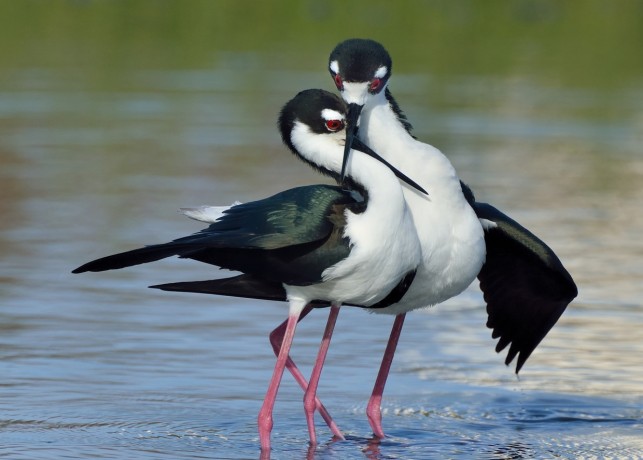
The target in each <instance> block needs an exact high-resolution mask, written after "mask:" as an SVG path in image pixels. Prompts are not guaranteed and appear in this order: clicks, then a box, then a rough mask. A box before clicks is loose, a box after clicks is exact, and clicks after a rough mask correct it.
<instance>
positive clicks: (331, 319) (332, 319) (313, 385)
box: [304, 305, 339, 446]
mask: <svg viewBox="0 0 643 460" xmlns="http://www.w3.org/2000/svg"><path fill="white" fill-rule="evenodd" d="M337 315H339V305H332V306H331V307H330V314H329V315H328V321H327V322H326V328H325V329H324V335H323V337H322V342H321V345H320V346H319V352H318V353H317V360H316V361H315V365H314V366H313V371H312V373H311V374H310V382H309V383H308V388H307V389H306V392H305V393H304V412H305V414H306V423H307V424H308V434H309V435H310V443H311V444H312V445H313V446H314V445H316V444H317V433H315V408H316V407H317V404H316V401H318V399H317V388H318V386H319V379H320V377H321V373H322V369H323V367H324V362H325V361H326V354H327V353H328V347H329V346H330V339H331V338H332V337H333V330H334V329H335V323H336V322H337ZM320 404H321V403H320Z"/></svg>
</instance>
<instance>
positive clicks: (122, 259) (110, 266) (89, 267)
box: [72, 243, 194, 273]
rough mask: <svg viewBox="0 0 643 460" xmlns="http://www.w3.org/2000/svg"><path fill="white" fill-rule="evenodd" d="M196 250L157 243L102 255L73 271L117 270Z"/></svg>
mask: <svg viewBox="0 0 643 460" xmlns="http://www.w3.org/2000/svg"><path fill="white" fill-rule="evenodd" d="M192 251H194V248H192V247H186V246H185V245H180V244H172V243H168V244H157V245H153V246H146V247H144V248H140V249H134V250H132V251H127V252H121V253H118V254H113V255H111V256H107V257H102V258H100V259H96V260H92V261H91V262H87V263H86V264H84V265H81V266H80V267H78V268H77V269H75V270H73V271H72V273H84V272H104V271H106V270H116V269H119V268H125V267H131V266H133V265H140V264H146V263H149V262H155V261H157V260H161V259H165V258H167V257H172V256H185V255H186V254H188V253H190V252H192Z"/></svg>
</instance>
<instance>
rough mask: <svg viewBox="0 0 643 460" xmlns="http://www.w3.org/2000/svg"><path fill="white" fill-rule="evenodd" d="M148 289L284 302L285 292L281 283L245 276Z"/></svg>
mask: <svg viewBox="0 0 643 460" xmlns="http://www.w3.org/2000/svg"><path fill="white" fill-rule="evenodd" d="M150 287H151V288H154V289H161V290H163V291H175V292H195V293H198V294H215V295H224V296H231V297H243V298H247V299H260V300H274V301H286V290H285V289H284V287H283V285H282V284H281V283H278V282H274V281H267V280H264V279H260V278H257V277H254V276H252V275H247V274H243V275H238V276H233V277H231V278H221V279H216V280H204V281H185V282H179V283H167V284H157V285H155V286H150Z"/></svg>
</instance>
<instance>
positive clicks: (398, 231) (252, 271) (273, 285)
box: [73, 90, 427, 450]
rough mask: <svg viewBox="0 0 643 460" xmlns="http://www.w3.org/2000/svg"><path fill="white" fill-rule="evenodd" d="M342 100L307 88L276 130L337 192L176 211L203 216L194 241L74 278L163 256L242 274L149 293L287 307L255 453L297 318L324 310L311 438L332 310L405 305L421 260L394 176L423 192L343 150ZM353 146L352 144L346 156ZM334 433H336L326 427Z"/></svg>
mask: <svg viewBox="0 0 643 460" xmlns="http://www.w3.org/2000/svg"><path fill="white" fill-rule="evenodd" d="M346 114H347V106H346V104H345V103H344V102H343V101H342V100H341V99H340V98H338V97H337V96H335V95H333V94H331V93H328V92H326V91H322V90H307V91H303V92H301V93H299V94H298V95H297V96H296V97H295V98H293V99H292V100H291V101H289V102H288V103H287V104H286V105H285V106H284V108H283V109H282V111H281V114H280V118H279V126H280V130H281V135H282V138H283V140H284V142H285V144H286V145H287V146H288V147H289V148H290V150H291V151H292V152H293V153H295V155H297V156H298V157H299V158H300V159H302V160H304V161H305V162H307V163H309V164H310V165H312V166H313V167H315V168H316V169H317V170H319V171H321V172H322V173H325V174H327V175H329V176H331V177H334V178H336V179H337V180H338V181H339V182H343V183H344V184H345V186H346V188H343V187H339V186H330V185H310V186H304V187H298V188H294V189H290V190H286V191H284V192H281V193H278V194H276V195H274V196H272V197H269V198H266V199H263V200H259V201H254V202H250V203H245V204H238V205H233V206H231V207H228V208H226V209H222V208H219V207H205V208H199V209H196V210H194V209H193V210H188V211H186V213H187V214H188V215H189V216H191V217H195V218H197V219H200V220H205V221H211V222H212V223H211V224H210V226H209V227H207V228H205V229H204V230H202V231H200V232H197V233H195V234H193V235H190V236H186V237H183V238H178V239H176V240H173V241H170V242H168V243H164V244H154V245H150V246H146V247H143V248H140V249H135V250H132V251H127V252H123V253H119V254H115V255H111V256H107V257H103V258H101V259H97V260H94V261H92V262H88V263H86V264H84V265H82V266H81V267H78V268H77V269H75V270H74V271H73V272H74V273H82V272H88V271H91V272H99V271H105V270H113V269H120V268H124V267H129V266H133V265H138V264H143V263H149V262H153V261H157V260H160V259H164V258H167V257H171V256H179V257H181V258H187V259H193V260H197V261H200V262H205V263H208V264H212V265H216V266H218V267H221V268H224V269H229V270H236V271H240V272H242V274H241V275H238V276H234V277H230V278H224V279H218V280H208V281H197V282H186V283H172V284H166V285H160V286H154V287H157V288H160V289H164V290H174V291H196V292H209V293H216V294H221V295H233V296H240V297H251V298H258V299H273V300H277V299H280V300H287V301H288V302H289V314H288V319H287V321H286V326H285V331H284V334H283V340H282V342H281V343H280V349H281V352H280V353H279V355H278V358H277V363H276V365H275V369H274V373H273V376H272V379H271V381H270V384H269V387H268V391H267V394H266V397H265V400H264V403H263V405H262V408H261V410H260V412H259V416H258V425H259V436H260V440H261V447H262V449H264V450H265V449H269V448H270V432H271V430H272V425H273V418H272V412H273V407H274V403H275V398H276V396H277V391H278V388H279V385H280V382H281V377H282V375H283V371H284V368H285V366H286V365H287V361H288V354H289V350H290V348H291V344H292V340H293V337H294V334H295V328H296V325H297V323H298V321H299V319H300V318H301V317H302V312H304V311H305V312H306V313H307V312H308V311H310V308H312V306H313V305H316V306H328V304H330V306H331V309H330V314H329V319H328V323H327V326H326V330H325V332H324V336H323V339H322V344H321V346H320V349H319V354H318V357H317V360H316V362H315V365H314V368H313V372H312V374H311V379H310V380H311V381H310V383H309V385H308V387H307V391H306V395H305V398H304V406H305V413H306V419H307V424H308V429H309V434H310V439H311V443H313V444H315V443H316V435H315V429H314V422H313V415H314V410H315V408H316V407H317V405H316V401H317V400H316V390H317V383H318V381H319V377H320V374H321V370H322V367H323V363H324V359H325V356H326V351H327V349H328V346H329V344H330V339H331V336H332V331H333V327H334V324H335V320H336V318H337V314H338V312H339V307H340V306H341V305H342V304H349V305H357V306H364V307H371V308H374V309H386V308H387V307H388V305H390V304H392V303H395V302H398V301H399V300H400V299H401V298H403V297H404V296H405V294H406V291H407V290H408V288H409V286H410V285H411V283H412V280H413V278H414V277H415V275H416V270H417V267H418V265H419V264H420V262H421V248H420V242H419V240H418V237H417V234H416V232H415V226H414V224H413V221H412V218H411V214H410V212H409V210H408V208H407V205H406V201H405V200H404V195H403V192H402V187H401V186H400V182H399V181H398V178H399V179H401V180H402V181H403V182H405V183H409V184H410V186H411V187H413V188H416V189H418V194H419V195H421V196H424V197H426V196H427V195H426V193H425V191H424V189H422V188H421V187H419V186H418V185H417V184H415V183H414V182H413V181H412V180H411V179H409V178H408V177H407V176H405V175H403V174H401V173H399V171H396V170H395V169H394V168H391V166H390V165H389V164H388V163H387V162H386V161H385V160H383V159H381V158H379V157H378V156H377V154H376V153H374V152H373V151H372V150H370V149H369V148H367V147H366V146H364V145H362V144H361V143H360V142H359V141H355V142H354V143H353V146H352V147H351V149H345V148H344V143H345V127H346ZM352 149H357V150H359V151H355V150H352ZM334 432H335V433H336V434H338V435H339V436H341V433H339V430H337V429H336V428H335V429H334Z"/></svg>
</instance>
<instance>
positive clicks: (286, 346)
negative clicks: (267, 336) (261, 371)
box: [257, 312, 301, 452]
mask: <svg viewBox="0 0 643 460" xmlns="http://www.w3.org/2000/svg"><path fill="white" fill-rule="evenodd" d="M300 314H301V312H297V313H290V314H289V315H288V322H287V324H286V332H285V334H284V340H283V343H282V346H281V351H280V352H279V356H277V363H276V364H275V370H274V372H273V373H272V378H271V379H270V385H268V391H267V392H266V397H265V398H264V400H263V405H262V406H261V410H260V411H259V416H258V417H257V424H258V426H259V440H260V441H261V450H262V451H264V452H267V451H269V450H270V432H271V431H272V425H273V421H272V410H273V408H274V407H275V399H276V398H277V391H278V390H279V384H280V383H281V377H282V376H283V375H284V368H285V367H286V361H287V359H288V354H289V353H290V347H291V346H292V341H293V338H294V337H295V329H297V322H298V320H299V316H300Z"/></svg>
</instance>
